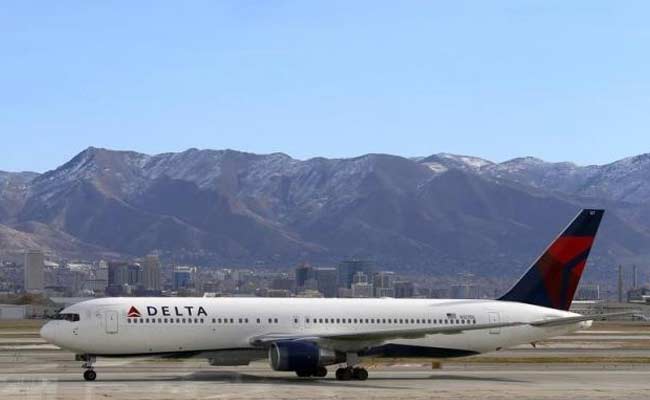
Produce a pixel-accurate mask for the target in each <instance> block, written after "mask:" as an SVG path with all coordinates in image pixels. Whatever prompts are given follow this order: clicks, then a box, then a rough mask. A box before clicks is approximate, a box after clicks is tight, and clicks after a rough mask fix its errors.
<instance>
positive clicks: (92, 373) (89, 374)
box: [84, 369, 97, 381]
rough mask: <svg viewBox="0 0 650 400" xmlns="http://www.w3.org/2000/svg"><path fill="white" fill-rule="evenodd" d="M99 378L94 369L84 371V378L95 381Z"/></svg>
mask: <svg viewBox="0 0 650 400" xmlns="http://www.w3.org/2000/svg"><path fill="white" fill-rule="evenodd" d="M95 378H97V372H95V370H92V369H87V370H85V371H84V379H85V380H87V381H94V380H95Z"/></svg>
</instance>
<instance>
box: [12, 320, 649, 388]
mask: <svg viewBox="0 0 650 400" xmlns="http://www.w3.org/2000/svg"><path fill="white" fill-rule="evenodd" d="M601 329H602V328H601ZM648 329H650V328H648V327H643V328H641V329H639V332H636V330H635V329H630V328H629V327H628V328H627V329H625V330H624V331H622V332H620V333H618V332H613V333H609V332H608V333H607V334H608V335H614V336H616V335H620V337H616V338H614V339H615V341H616V343H617V345H616V346H617V347H616V348H611V347H609V346H610V345H608V344H607V343H604V342H605V341H603V340H602V338H598V336H601V335H602V334H604V332H605V331H603V332H602V333H598V332H597V331H594V334H593V335H589V336H593V337H594V338H593V339H591V340H587V339H585V338H584V337H582V336H584V333H579V334H578V335H576V336H580V337H567V338H563V339H561V340H558V341H552V342H546V343H541V344H540V346H539V347H538V348H537V349H532V348H530V347H529V348H526V347H518V348H517V349H513V350H507V351H503V352H499V353H494V354H488V355H485V356H479V357H472V358H468V359H459V360H456V361H453V362H449V361H447V362H443V365H442V368H441V369H432V368H431V364H427V363H425V362H422V361H419V360H394V361H392V363H393V365H385V364H372V363H370V364H369V365H368V370H369V374H370V378H369V379H368V380H367V381H364V382H359V381H347V382H340V381H336V380H335V379H333V372H334V368H331V369H330V374H329V375H328V377H326V378H324V379H302V378H298V377H296V376H295V375H293V374H291V373H280V372H274V371H272V370H271V369H270V368H269V367H268V365H267V364H266V363H265V362H259V363H254V364H252V365H250V366H246V367H212V366H209V365H208V364H207V362H205V360H201V359H190V360H182V361H178V360H173V361H171V360H167V361H162V360H152V359H100V360H99V361H98V363H97V364H96V371H97V374H98V377H97V380H96V381H95V382H85V381H84V380H83V378H82V372H83V370H82V368H81V363H80V362H76V361H74V356H73V354H71V353H68V352H65V351H62V350H59V349H56V348H55V347H52V346H48V345H45V344H44V343H43V342H38V341H35V340H30V341H29V342H30V346H28V347H20V346H12V344H13V343H14V342H15V341H14V340H13V339H15V336H14V335H13V333H12V334H11V335H4V336H6V337H5V338H3V337H2V336H3V335H2V333H1V332H0V399H2V400H4V399H39V400H40V399H89V400H90V399H152V400H153V399H256V400H259V399H312V398H320V399H351V398H358V399H409V400H415V399H498V400H504V398H506V399H508V398H516V399H518V400H519V399H612V398H620V399H648V398H650V358H649V357H648V356H649V353H650V348H649V347H645V348H639V345H638V343H637V341H635V339H629V338H625V337H623V336H629V335H634V334H636V333H638V334H642V335H643V334H648ZM0 330H1V327H0ZM632 332H635V333H632ZM27 335H28V333H27V332H26V333H25V336H26V337H29V336H27ZM8 336H12V337H11V338H9V337H8ZM18 336H20V335H18ZM8 339H11V340H8ZM30 339H31V338H30ZM5 340H6V341H5ZM585 340H587V341H585ZM32 342H33V343H32ZM2 345H4V346H7V347H3V346H2ZM558 346H559V347H558ZM585 346H586V347H585ZM593 348H595V349H593ZM495 355H498V356H496V357H495ZM482 357H483V358H482ZM487 357H492V358H487ZM486 360H487V362H486Z"/></svg>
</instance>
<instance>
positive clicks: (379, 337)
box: [250, 312, 635, 346]
mask: <svg viewBox="0 0 650 400" xmlns="http://www.w3.org/2000/svg"><path fill="white" fill-rule="evenodd" d="M632 314H635V312H620V313H611V314H600V315H590V316H584V315H580V316H576V317H560V318H551V319H545V320H539V321H532V322H499V323H492V324H470V325H458V326H456V325H454V326H438V327H426V328H401V329H381V330H373V331H355V332H341V333H332V332H322V333H312V334H305V335H300V334H298V335H296V334H293V333H286V334H285V333H269V334H266V335H260V336H254V337H252V338H251V339H250V343H251V344H252V345H254V346H267V345H270V344H272V343H273V342H279V341H287V340H289V341H291V340H296V341H314V342H317V341H321V340H349V341H386V340H393V339H414V338H420V337H424V336H426V335H437V334H443V335H455V334H459V333H461V332H465V331H474V330H483V329H497V328H507V327H512V326H523V325H529V326H534V327H549V326H561V325H569V324H574V323H577V322H582V321H594V320H602V319H607V318H610V317H619V316H625V315H632Z"/></svg>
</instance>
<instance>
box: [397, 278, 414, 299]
mask: <svg viewBox="0 0 650 400" xmlns="http://www.w3.org/2000/svg"><path fill="white" fill-rule="evenodd" d="M394 287H395V297H396V298H408V297H413V295H414V294H415V286H414V285H413V282H410V281H397V282H395V283H394Z"/></svg>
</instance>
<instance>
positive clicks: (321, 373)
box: [314, 367, 327, 378]
mask: <svg viewBox="0 0 650 400" xmlns="http://www.w3.org/2000/svg"><path fill="white" fill-rule="evenodd" d="M314 376H315V377H317V378H325V377H326V376H327V368H325V367H318V368H316V371H315V372H314Z"/></svg>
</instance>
